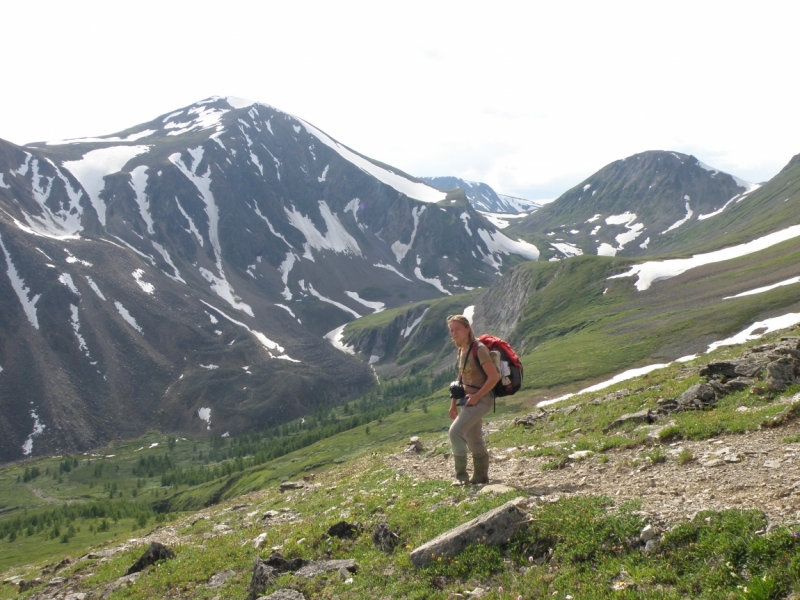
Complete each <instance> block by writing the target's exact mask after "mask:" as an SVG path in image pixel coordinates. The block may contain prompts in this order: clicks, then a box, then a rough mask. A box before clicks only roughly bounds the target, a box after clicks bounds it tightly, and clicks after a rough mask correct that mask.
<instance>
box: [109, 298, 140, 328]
mask: <svg viewBox="0 0 800 600" xmlns="http://www.w3.org/2000/svg"><path fill="white" fill-rule="evenodd" d="M114 306H116V307H117V312H119V314H120V316H121V317H122V318H123V319H125V322H126V323H127V324H128V325H130V326H131V327H133V328H134V329H135V330H136V331H138V332H139V333H141V334H142V335H144V332H143V331H142V328H141V327H139V324H138V323H136V319H134V318H133V317H132V316H131V313H129V312H128V309H127V308H125V307H124V306H122V303H121V302H118V301H116V300H115V301H114Z"/></svg>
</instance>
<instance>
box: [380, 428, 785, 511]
mask: <svg viewBox="0 0 800 600" xmlns="http://www.w3.org/2000/svg"><path fill="white" fill-rule="evenodd" d="M799 432H800V425H798V424H797V423H790V424H788V425H786V426H784V427H781V428H779V429H771V430H764V431H757V432H753V433H749V434H746V435H731V436H720V437H717V438H713V439H709V440H703V441H697V442H695V441H681V442H676V443H674V444H669V445H664V446H663V452H664V454H665V455H666V457H667V459H666V461H665V462H662V463H657V464H651V463H650V462H649V461H647V462H646V464H644V465H642V462H643V461H642V459H641V456H640V454H641V449H633V450H620V451H610V452H607V453H605V454H604V455H602V456H604V457H607V459H608V460H607V462H602V461H601V460H600V455H597V454H591V455H589V456H585V457H583V458H578V459H577V460H571V461H569V462H568V463H567V464H566V465H565V466H564V468H562V469H558V470H547V471H543V470H542V466H543V465H544V464H545V463H547V462H549V461H551V460H552V457H547V456H539V457H527V456H524V455H523V454H524V451H525V450H524V448H491V447H490V455H491V462H490V468H489V478H490V484H495V483H501V484H505V485H508V486H512V487H514V488H517V489H518V490H519V491H520V492H523V493H527V494H529V495H532V496H536V497H538V498H539V499H540V500H541V501H553V502H554V501H556V500H557V499H559V498H563V497H568V496H574V495H584V496H585V495H595V496H607V497H609V498H611V499H612V500H614V502H615V504H617V505H619V504H621V503H623V502H626V501H628V500H633V499H640V500H641V502H642V508H641V510H642V512H644V513H647V514H648V515H650V518H651V520H652V522H658V523H662V524H668V523H674V522H676V521H680V520H683V519H691V518H693V517H694V515H695V514H696V513H698V512H699V511H702V510H714V511H720V510H726V509H758V510H763V511H764V512H765V513H766V515H767V517H768V518H769V520H770V522H771V523H775V524H778V523H780V524H789V523H796V522H800V444H798V443H792V444H786V443H783V442H781V440H782V439H783V438H784V437H786V436H790V435H793V434H797V433H799ZM682 451H689V452H691V453H692V456H693V460H691V461H689V462H687V463H685V464H683V465H681V464H679V463H678V460H677V459H678V456H679V455H680V453H681V452H682ZM637 459H638V460H637ZM388 463H389V464H390V465H392V466H393V467H394V468H396V469H398V470H400V471H403V472H405V473H407V474H408V475H409V476H411V477H415V478H419V479H420V480H433V479H436V480H452V479H453V478H454V472H453V460H452V457H450V456H449V455H446V454H438V455H435V456H430V457H425V456H424V452H423V453H420V454H417V453H415V452H408V451H406V452H401V453H398V454H393V455H391V456H390V457H388ZM471 487H473V488H475V489H480V488H482V487H483V486H471Z"/></svg>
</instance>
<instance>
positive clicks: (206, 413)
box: [197, 408, 211, 431]
mask: <svg viewBox="0 0 800 600" xmlns="http://www.w3.org/2000/svg"><path fill="white" fill-rule="evenodd" d="M197 416H198V417H200V420H201V421H205V422H206V430H208V431H211V408H200V409H199V410H198V411H197Z"/></svg>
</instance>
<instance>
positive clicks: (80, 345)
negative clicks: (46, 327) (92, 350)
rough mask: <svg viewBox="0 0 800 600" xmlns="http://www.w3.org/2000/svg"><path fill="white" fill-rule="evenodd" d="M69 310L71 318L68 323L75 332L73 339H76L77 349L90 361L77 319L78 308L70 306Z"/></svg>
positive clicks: (87, 348)
mask: <svg viewBox="0 0 800 600" xmlns="http://www.w3.org/2000/svg"><path fill="white" fill-rule="evenodd" d="M69 309H70V312H71V313H72V314H71V317H72V318H71V320H70V323H71V324H72V330H73V331H74V332H75V337H76V338H78V348H79V349H80V351H81V352H83V353H84V354H85V355H86V358H89V359H91V358H92V357H91V356H89V347H88V346H87V345H86V340H84V339H83V336H82V335H81V322H80V319H79V318H78V307H77V306H75V305H74V304H70V305H69Z"/></svg>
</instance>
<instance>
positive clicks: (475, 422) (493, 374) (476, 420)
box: [447, 315, 500, 484]
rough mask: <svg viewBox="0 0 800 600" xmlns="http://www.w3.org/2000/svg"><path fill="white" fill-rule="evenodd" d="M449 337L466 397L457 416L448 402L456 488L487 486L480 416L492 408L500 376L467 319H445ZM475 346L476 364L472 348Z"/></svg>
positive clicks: (453, 402)
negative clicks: (469, 465)
mask: <svg viewBox="0 0 800 600" xmlns="http://www.w3.org/2000/svg"><path fill="white" fill-rule="evenodd" d="M447 326H448V327H449V329H450V337H451V338H452V340H453V342H454V343H455V345H456V347H457V348H458V375H459V380H460V381H461V383H462V384H463V386H464V391H465V392H466V397H465V398H464V400H462V402H464V404H463V406H462V408H461V412H460V413H459V412H458V406H457V401H456V399H455V398H452V397H451V398H450V418H451V419H453V423H452V425H450V447H451V449H452V452H453V459H454V460H455V467H456V480H457V481H458V483H459V484H465V483H467V482H469V483H488V482H489V452H488V451H487V450H486V442H484V440H483V416H484V415H485V414H486V413H488V412H489V411H490V410H492V407H493V406H494V394H493V393H492V388H494V386H495V384H496V383H497V382H498V381H499V380H500V374H499V373H498V372H497V369H496V368H495V366H494V363H493V362H492V357H491V356H490V354H489V349H488V348H487V347H486V346H484V345H483V344H482V343H480V342H479V341H477V339H476V338H475V333H474V332H473V331H472V326H471V325H470V322H469V319H468V318H467V317H465V316H464V315H452V316H450V317H447ZM475 345H477V360H476V352H475V351H474V346H475ZM468 450H469V452H471V453H472V467H473V473H472V478H470V477H469V474H468V473H467V451H468Z"/></svg>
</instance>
